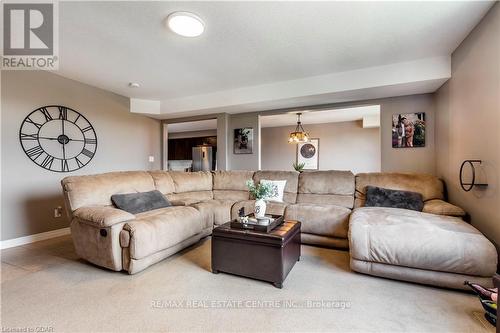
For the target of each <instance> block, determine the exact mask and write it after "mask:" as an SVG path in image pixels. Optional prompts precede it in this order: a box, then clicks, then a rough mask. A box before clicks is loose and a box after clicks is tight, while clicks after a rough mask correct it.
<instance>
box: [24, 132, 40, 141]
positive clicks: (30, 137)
mask: <svg viewBox="0 0 500 333" xmlns="http://www.w3.org/2000/svg"><path fill="white" fill-rule="evenodd" d="M21 140H38V134H37V133H35V134H24V133H21Z"/></svg>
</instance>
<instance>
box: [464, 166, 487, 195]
mask: <svg viewBox="0 0 500 333" xmlns="http://www.w3.org/2000/svg"><path fill="white" fill-rule="evenodd" d="M474 163H479V164H481V163H482V161H481V160H465V161H463V162H462V165H461V166H460V186H461V187H462V189H463V190H464V191H465V192H469V191H470V190H472V188H473V187H474V186H479V187H486V186H488V184H484V183H483V184H476V168H475V167H474ZM465 164H470V167H471V169H472V179H471V182H470V183H464V181H463V177H462V176H463V171H464V166H465Z"/></svg>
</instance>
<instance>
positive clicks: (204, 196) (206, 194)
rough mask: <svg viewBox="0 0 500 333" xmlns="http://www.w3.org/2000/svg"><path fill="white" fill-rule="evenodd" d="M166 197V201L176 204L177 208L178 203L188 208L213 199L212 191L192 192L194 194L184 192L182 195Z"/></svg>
mask: <svg viewBox="0 0 500 333" xmlns="http://www.w3.org/2000/svg"><path fill="white" fill-rule="evenodd" d="M166 196H167V199H168V201H170V202H176V203H177V206H179V204H180V203H184V204H185V205H186V206H189V205H191V204H194V203H197V202H201V201H206V200H212V199H213V193H212V191H194V192H184V193H171V194H167V195H166Z"/></svg>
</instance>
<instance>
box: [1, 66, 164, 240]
mask: <svg viewBox="0 0 500 333" xmlns="http://www.w3.org/2000/svg"><path fill="white" fill-rule="evenodd" d="M1 76H2V78H1V83H2V85H1V96H2V101H1V106H2V114H1V129H2V132H1V146H2V152H1V154H2V162H1V163H2V165H1V166H2V170H1V171H2V175H1V177H2V188H1V191H2V200H1V232H2V235H1V239H2V240H5V239H11V238H17V237H21V236H26V235H31V234H35V233H40V232H45V231H49V230H54V229H59V228H63V227H67V226H68V221H67V219H66V217H65V216H64V215H63V217H61V218H54V215H53V214H54V212H53V211H54V208H55V207H57V206H63V199H62V196H61V186H60V184H59V182H60V180H61V179H62V178H63V177H65V176H67V175H79V174H91V173H100V172H107V171H113V170H139V169H142V170H144V169H149V168H155V169H158V168H159V167H160V124H159V122H158V121H156V120H152V119H149V118H146V117H143V116H139V115H134V114H131V113H130V112H129V102H128V98H125V97H122V96H118V95H116V94H113V93H110V92H107V91H104V90H101V89H97V88H94V87H90V86H88V85H85V84H82V83H79V82H76V81H73V80H68V79H65V78H62V77H60V76H57V75H54V74H51V73H47V72H42V71H36V72H35V71H3V72H2V74H1ZM49 104H61V105H66V106H68V107H71V108H73V109H75V110H77V111H79V112H81V113H82V114H84V115H85V116H86V117H87V118H88V119H89V121H90V122H91V123H92V125H93V126H94V128H95V130H96V133H97V136H98V148H97V153H96V155H95V156H94V158H93V160H92V161H91V162H90V163H89V164H88V165H86V166H85V167H83V169H81V170H79V171H76V172H71V173H66V174H61V173H56V172H51V171H47V170H45V169H42V168H41V167H39V166H37V165H35V164H34V163H33V162H32V161H31V160H30V159H28V157H27V156H26V155H25V153H24V152H23V150H22V148H21V145H20V143H19V133H18V131H19V127H20V126H21V122H22V121H23V119H24V117H26V116H27V115H28V113H30V112H31V111H33V110H34V109H36V108H38V107H40V106H43V105H49ZM149 155H153V156H154V157H155V163H149V162H148V156H149Z"/></svg>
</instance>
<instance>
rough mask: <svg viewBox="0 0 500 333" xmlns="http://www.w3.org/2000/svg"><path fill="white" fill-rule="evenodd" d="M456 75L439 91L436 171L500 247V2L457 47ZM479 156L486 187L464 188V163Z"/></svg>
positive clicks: (454, 57)
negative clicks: (461, 182) (460, 173)
mask: <svg viewBox="0 0 500 333" xmlns="http://www.w3.org/2000/svg"><path fill="white" fill-rule="evenodd" d="M451 61H452V78H451V79H450V80H449V81H448V82H447V83H446V84H444V85H443V86H442V87H441V88H440V89H439V90H438V92H437V94H436V105H437V127H436V140H437V151H436V155H437V175H438V176H439V177H441V178H443V179H444V180H445V181H446V183H447V186H448V193H449V198H450V200H451V201H452V202H453V203H456V204H458V205H460V206H462V207H463V208H464V209H465V210H466V211H467V212H468V213H469V214H470V215H471V219H472V224H473V225H475V226H476V227H477V228H478V229H479V230H481V231H482V232H483V233H484V234H486V236H487V237H489V238H490V239H491V240H493V241H494V242H495V243H496V244H497V247H498V246H499V245H500V209H499V207H500V193H499V181H500V180H499V177H500V4H498V3H497V4H496V5H495V6H494V7H493V8H492V9H491V10H490V11H489V13H488V14H487V15H486V16H485V17H484V18H483V20H482V21H481V22H480V23H479V25H478V26H476V28H475V29H474V30H473V31H472V32H471V33H470V35H469V36H468V37H467V38H466V39H465V40H464V41H463V42H462V44H461V45H460V46H459V47H458V48H457V49H456V50H455V52H454V53H453V55H452V58H451ZM465 159H481V160H483V161H484V167H483V168H481V169H480V170H479V172H480V173H481V176H482V177H484V179H485V180H486V181H487V182H488V183H489V186H488V188H487V189H485V190H481V189H477V188H476V189H473V190H472V191H470V192H465V191H463V190H462V189H461V188H460V185H459V181H458V179H459V169H460V164H461V163H462V161H463V160H465Z"/></svg>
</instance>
